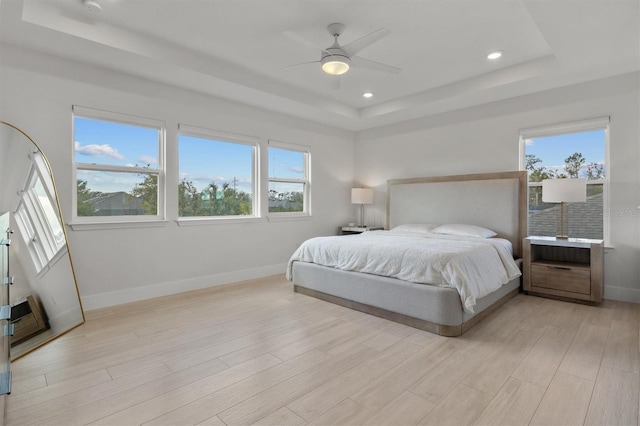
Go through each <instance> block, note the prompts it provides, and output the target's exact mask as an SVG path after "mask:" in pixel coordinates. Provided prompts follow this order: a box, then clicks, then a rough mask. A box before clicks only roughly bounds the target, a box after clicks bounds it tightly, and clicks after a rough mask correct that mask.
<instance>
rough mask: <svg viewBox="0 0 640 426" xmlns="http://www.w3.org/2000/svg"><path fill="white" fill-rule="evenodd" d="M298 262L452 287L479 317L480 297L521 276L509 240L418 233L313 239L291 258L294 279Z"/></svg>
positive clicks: (372, 233) (290, 266)
mask: <svg viewBox="0 0 640 426" xmlns="http://www.w3.org/2000/svg"><path fill="white" fill-rule="evenodd" d="M296 261H300V262H310V263H316V264H319V265H324V266H328V267H332V268H337V269H342V270H346V271H355V272H364V273H368V274H375V275H382V276H386V277H392V278H397V279H400V280H403V281H410V282H414V283H421V284H431V285H437V286H443V287H445V286H450V287H453V288H455V289H456V290H457V291H458V293H459V294H460V300H461V301H462V305H463V306H464V309H465V310H466V311H467V312H469V313H473V307H474V306H475V303H476V300H477V299H479V298H481V297H484V296H486V295H488V294H489V293H491V292H493V291H495V290H497V289H498V288H500V287H501V286H502V285H504V284H506V283H507V282H509V281H510V280H512V279H514V278H516V277H518V276H520V275H521V273H520V270H519V269H518V266H517V265H516V263H515V261H514V260H513V255H512V251H511V243H510V242H509V241H508V240H504V239H501V238H478V237H463V236H454V235H441V234H437V235H436V234H428V233H427V234H425V233H413V232H391V231H371V232H364V233H362V234H358V235H348V236H334V237H317V238H312V239H310V240H307V241H305V242H304V243H302V245H300V247H299V248H298V249H297V250H296V251H295V252H294V253H293V255H292V256H291V259H290V260H289V264H288V267H287V279H289V280H291V279H292V268H293V263H294V262H296Z"/></svg>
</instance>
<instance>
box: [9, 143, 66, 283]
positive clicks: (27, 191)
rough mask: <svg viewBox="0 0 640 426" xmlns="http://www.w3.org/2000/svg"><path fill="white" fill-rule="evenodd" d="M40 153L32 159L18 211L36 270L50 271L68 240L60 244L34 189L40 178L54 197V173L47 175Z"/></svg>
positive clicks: (17, 218)
mask: <svg viewBox="0 0 640 426" xmlns="http://www.w3.org/2000/svg"><path fill="white" fill-rule="evenodd" d="M38 155H40V154H39V153H34V156H33V157H30V158H31V160H32V165H31V169H30V170H29V172H28V173H27V177H26V179H25V182H24V185H23V189H22V190H21V191H20V197H19V199H18V203H17V204H16V207H15V210H14V211H15V217H16V223H17V224H18V227H19V228H20V234H22V236H23V240H24V242H25V245H26V246H27V250H28V251H29V253H30V255H31V259H32V260H33V264H34V267H35V269H36V273H37V274H43V273H44V272H46V270H48V267H49V266H50V265H52V264H54V263H55V262H56V261H57V259H58V258H59V257H60V253H62V252H65V251H66V243H65V244H62V245H58V243H57V242H56V239H55V237H54V231H53V229H52V227H51V222H50V221H49V219H48V218H47V215H46V213H45V211H44V210H43V206H42V204H41V202H40V200H39V196H38V194H37V193H36V192H35V190H34V189H33V188H34V186H35V182H34V181H35V180H36V179H37V180H39V181H40V183H41V185H42V186H43V188H44V190H45V193H46V195H47V197H49V200H52V198H51V192H50V191H51V190H52V189H53V181H52V180H51V176H49V175H47V174H44V176H43V172H44V170H42V166H43V165H44V164H45V163H44V162H42V157H38ZM47 170H48V169H47ZM47 178H48V179H47ZM49 185H51V186H49ZM53 200H55V198H53ZM51 204H52V207H53V208H54V209H55V210H58V205H57V203H53V202H52V203H51ZM57 218H58V222H59V224H60V226H61V227H62V226H64V225H63V224H62V222H61V221H60V216H59V215H58V216H57ZM25 231H30V232H31V233H32V235H29V238H28V239H27V238H26V237H27V235H28V234H27V233H26V232H25ZM43 271H44V272H43Z"/></svg>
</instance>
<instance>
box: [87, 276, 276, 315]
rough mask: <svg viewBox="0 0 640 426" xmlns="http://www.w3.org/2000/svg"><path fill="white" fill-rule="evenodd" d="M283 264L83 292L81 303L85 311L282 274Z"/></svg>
mask: <svg viewBox="0 0 640 426" xmlns="http://www.w3.org/2000/svg"><path fill="white" fill-rule="evenodd" d="M286 267H287V265H286V264H284V265H271V266H265V267H262V268H254V269H245V270H242V271H236V272H228V273H225V274H216V275H208V276H204V277H197V278H189V279H186V280H180V281H170V282H164V283H158V284H154V285H150V286H145V287H134V288H130V289H126V290H119V291H110V292H105V293H99V294H93V295H90V296H83V297H82V305H83V307H84V310H85V311H91V310H93V309H100V308H106V307H109V306H115V305H122V304H123V303H130V302H137V301H139V300H145V299H152V298H154V297H160V296H168V295H170V294H177V293H183V292H185V291H192V290H200V289H203V288H208V287H215V286H219V285H223V284H230V283H234V282H238V281H245V280H251V279H255V278H261V277H267V276H269V275H277V274H284V271H285V270H286Z"/></svg>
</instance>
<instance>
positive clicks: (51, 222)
mask: <svg viewBox="0 0 640 426" xmlns="http://www.w3.org/2000/svg"><path fill="white" fill-rule="evenodd" d="M0 185H1V187H0V188H1V189H0V214H6V213H9V221H10V229H11V230H12V231H13V233H12V234H11V236H10V238H11V247H10V257H9V271H10V275H11V276H12V277H13V284H12V285H10V287H9V294H10V296H9V301H10V304H11V323H12V324H13V327H14V331H13V333H14V334H13V336H12V337H11V359H12V360H14V359H16V358H18V357H20V356H22V355H24V354H26V353H28V352H30V351H32V350H33V349H35V348H37V347H39V346H42V345H43V344H45V343H47V342H49V341H51V340H52V339H54V338H56V337H58V336H60V335H61V334H64V333H66V332H67V331H69V330H71V329H73V328H74V327H76V326H78V325H80V324H82V323H84V313H83V311H82V303H81V301H80V295H79V293H78V286H77V283H76V277H75V272H74V269H73V262H72V260H71V254H70V252H69V245H68V241H67V234H66V231H65V228H64V220H63V218H62V211H61V210H60V204H59V202H58V197H57V192H56V187H55V183H54V180H53V174H52V173H51V168H50V166H49V162H48V161H47V159H46V157H45V156H44V154H43V153H42V151H41V150H40V148H39V147H38V146H37V145H36V143H35V142H34V141H33V140H32V139H31V138H30V137H29V136H28V135H27V134H26V133H25V132H23V131H22V130H20V129H19V128H17V127H15V126H13V125H12V124H9V123H6V122H4V121H0ZM0 231H1V232H2V233H4V232H5V231H6V230H5V229H2V230H0ZM3 235H4V234H3Z"/></svg>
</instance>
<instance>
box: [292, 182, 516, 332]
mask: <svg viewBox="0 0 640 426" xmlns="http://www.w3.org/2000/svg"><path fill="white" fill-rule="evenodd" d="M386 216H387V217H386V221H387V222H386V229H387V231H374V232H367V233H365V234H361V235H354V236H336V237H320V238H317V239H311V240H313V241H311V240H310V241H307V242H305V243H303V245H301V247H300V248H299V249H298V250H296V252H295V253H294V255H293V256H292V257H291V260H290V262H289V265H288V269H287V278H288V279H290V280H291V281H292V282H293V288H294V291H296V292H298V293H302V294H305V295H308V296H313V297H316V298H319V299H322V300H325V301H328V302H332V303H336V304H339V305H342V306H346V307H349V308H352V309H356V310H359V311H363V312H366V313H369V314H372V315H376V316H380V317H383V318H386V319H390V320H392V321H396V322H400V323H403V324H407V325H410V326H413V327H416V328H420V329H422V330H426V331H429V332H432V333H436V334H440V335H444V336H458V335H461V334H462V333H464V332H465V331H467V330H468V329H469V328H471V327H472V326H473V325H475V324H476V323H477V322H478V321H480V320H481V319H482V318H484V317H485V316H487V315H489V314H490V313H491V312H492V311H494V310H495V309H497V308H498V307H499V306H501V305H502V304H504V303H505V302H506V301H508V300H509V299H510V298H512V297H513V296H515V295H516V294H517V293H518V291H519V289H520V282H521V279H520V273H519V270H517V271H514V270H513V265H515V266H516V268H518V269H520V268H521V260H520V258H521V257H522V240H523V238H524V237H525V236H526V233H527V229H526V226H527V174H526V172H522V171H517V172H499V173H486V174H473V175H456V176H438V177H426V178H411V179H394V180H389V181H388V182H387V215H386ZM442 225H445V226H444V233H443V232H437V235H433V234H432V232H434V230H435V231H442V228H443V227H442ZM460 225H462V228H463V229H464V230H465V232H463V233H462V234H464V235H452V234H460V233H459V232H457V231H458V230H459V229H460V228H458V226H460ZM416 226H417V227H418V228H421V227H422V228H425V229H424V235H421V234H418V233H417V232H415V231H416V228H415V227H416ZM412 227H413V228H412ZM465 227H466V228H465ZM403 228H404V229H403ZM452 229H453V231H452ZM467 229H471V230H472V231H473V232H476V231H477V232H484V231H486V230H491V231H494V232H495V234H496V235H495V236H493V238H480V236H482V237H485V236H487V235H475V236H476V237H477V238H475V239H474V238H470V239H469V238H467V235H466V230H467ZM389 230H393V231H389ZM473 232H472V234H470V235H474V233H473ZM394 233H395V234H394ZM443 234H444V235H443ZM325 239H326V241H325ZM319 240H322V241H319ZM440 240H442V242H441V243H440V242H439V241H440ZM386 241H389V243H388V244H387V243H386ZM316 243H317V244H320V243H322V244H325V245H327V246H328V247H331V245H332V244H335V245H336V246H335V247H333V249H327V250H328V251H327V252H326V253H324V252H323V253H324V254H322V255H320V256H316V257H315V258H313V257H309V256H308V253H307V252H311V253H315V250H316V248H317V247H315V246H312V247H311V248H309V247H307V245H308V244H316ZM360 244H363V245H364V247H365V248H364V250H365V251H367V250H368V251H367V253H368V254H367V255H366V256H365V257H364V260H362V258H360V260H357V259H358V258H356V257H354V258H353V259H351V257H349V256H352V255H353V256H356V255H357V249H356V248H353V252H349V251H348V250H350V249H349V246H358V245H360ZM440 244H441V245H442V247H443V250H444V251H445V252H447V253H449V252H451V253H453V252H454V251H456V250H462V251H463V253H464V254H463V255H461V256H460V257H461V258H464V259H467V258H474V257H477V259H475V260H473V261H472V260H468V261H467V260H465V261H464V262H475V263H464V264H463V263H458V264H457V266H455V265H454V267H453V270H454V271H457V270H460V269H462V270H467V269H469V268H471V269H474V268H476V269H485V270H486V271H489V272H490V274H489V276H487V278H486V279H484V281H482V279H481V282H480V283H478V284H474V286H475V285H479V286H480V288H481V291H477V290H476V289H475V287H474V288H471V290H470V289H469V288H465V285H466V284H465V279H466V277H463V278H462V279H458V278H456V275H455V272H452V271H451V267H450V265H449V261H450V259H454V258H455V257H446V258H444V257H442V256H444V255H443V254H439V253H436V254H435V256H436V257H435V259H440V261H439V263H437V262H436V264H437V265H439V266H438V267H437V268H435V267H432V266H431V263H425V262H432V260H424V259H422V258H421V257H418V255H419V254H418V253H419V247H422V246H425V245H426V246H428V247H432V246H433V247H434V250H435V249H436V247H435V246H438V245H440ZM303 246H304V247H303ZM393 246H398V247H395V248H393V250H399V251H398V252H402V253H405V252H406V253H409V258H410V259H414V260H417V262H418V263H419V264H420V265H429V267H428V268H427V269H440V270H439V271H437V272H438V273H440V274H441V275H437V274H436V275H430V274H423V273H422V271H420V270H419V268H418V269H415V265H414V269H413V270H410V271H406V270H404V269H403V268H404V266H403V267H402V268H400V267H397V265H410V264H411V263H409V262H408V261H407V260H406V259H401V260H398V261H396V262H395V265H396V267H395V268H394V267H393V265H391V266H392V268H391V269H392V270H393V273H388V272H386V271H388V269H389V268H387V266H385V267H384V268H383V267H381V266H380V265H379V264H378V263H376V262H380V260H376V261H375V262H374V261H373V260H372V259H377V258H374V257H372V256H371V253H373V252H375V251H385V250H388V253H389V255H388V257H390V258H393V257H395V256H396V255H395V254H393V253H396V252H395V251H393V252H392V251H391V250H392V247H393ZM485 246H487V248H485ZM489 246H492V247H493V246H501V247H504V248H503V249H499V248H495V251H496V252H497V256H498V257H499V258H500V261H501V262H502V263H503V265H505V274H506V278H505V276H502V275H501V278H500V277H499V278H496V277H494V276H493V275H492V274H494V275H496V274H497V275H500V274H501V272H500V274H498V272H497V271H496V268H498V267H494V266H493V263H490V262H494V260H492V259H490V258H489V257H487V256H490V255H489V254H480V253H485V252H486V250H491V248H490V247H489ZM414 249H415V250H414ZM331 250H333V252H332V251H331ZM429 250H431V248H429V249H428V250H427V251H429ZM438 250H440V249H438ZM504 250H508V251H509V253H508V255H507V257H510V259H508V260H505V255H504V253H502V252H503V251H504ZM301 251H302V253H301ZM403 255H404V254H403ZM420 256H421V254H420ZM447 256H449V254H447ZM451 256H454V255H453V254H451ZM491 256H493V255H491ZM327 259H328V261H327ZM430 259H432V258H430ZM443 259H445V260H444V261H443ZM509 261H510V262H513V264H510V262H509ZM383 262H384V261H383ZM460 262H463V261H460ZM323 263H324V264H323ZM353 264H364V265H365V266H366V268H364V269H360V270H362V271H363V272H359V271H358V268H353V267H352V266H353ZM443 265H446V266H443ZM483 265H484V266H485V267H484V268H483ZM489 265H491V266H489ZM367 268H368V269H367ZM447 268H449V269H450V270H448V271H447ZM498 269H499V268H498ZM383 271H384V272H383ZM431 272H433V271H431ZM483 273H484V272H483ZM496 279H498V280H499V281H500V282H499V283H497V282H495V280H496ZM430 280H431V281H430ZM458 281H460V282H458ZM473 281H474V282H476V281H478V278H477V277H476V276H475V275H474V276H473ZM485 281H486V282H485ZM487 289H489V290H487ZM465 292H466V293H465ZM470 294H471V297H469V296H470Z"/></svg>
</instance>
